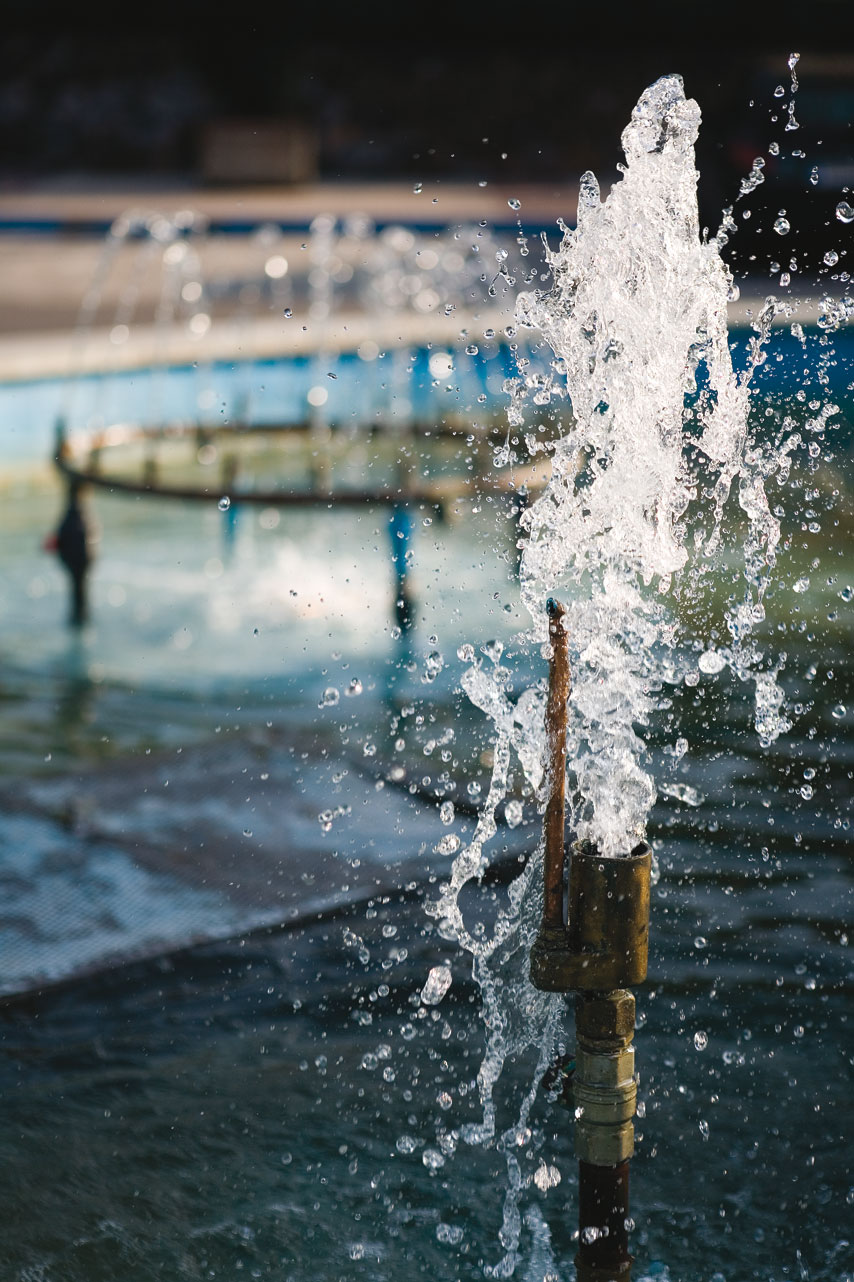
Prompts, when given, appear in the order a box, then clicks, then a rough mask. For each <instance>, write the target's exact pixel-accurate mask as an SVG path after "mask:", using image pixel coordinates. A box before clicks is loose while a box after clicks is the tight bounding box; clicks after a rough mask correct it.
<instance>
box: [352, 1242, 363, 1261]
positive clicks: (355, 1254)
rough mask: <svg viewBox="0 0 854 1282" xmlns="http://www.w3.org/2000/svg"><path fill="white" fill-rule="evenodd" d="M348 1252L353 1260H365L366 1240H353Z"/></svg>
mask: <svg viewBox="0 0 854 1282" xmlns="http://www.w3.org/2000/svg"><path fill="white" fill-rule="evenodd" d="M348 1253H349V1256H350V1259H351V1260H363V1259H364V1258H365V1244H364V1242H351V1243H350V1249H349V1252H348Z"/></svg>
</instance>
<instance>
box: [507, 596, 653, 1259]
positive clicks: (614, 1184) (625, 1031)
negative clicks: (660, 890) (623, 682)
mask: <svg viewBox="0 0 854 1282" xmlns="http://www.w3.org/2000/svg"><path fill="white" fill-rule="evenodd" d="M547 610H548V618H549V640H550V643H551V657H550V660H549V692H548V702H547V706H546V735H547V753H548V756H547V775H546V781H545V787H546V796H547V801H546V813H545V824H544V829H545V849H544V859H543V870H544V871H543V918H542V923H541V925H540V930H539V933H538V934H537V937H536V939H535V941H534V944H533V947H532V948H531V981H532V983H533V984H534V986H535V987H536V988H539V989H541V990H543V991H544V992H552V993H554V992H558V993H570V992H574V993H575V1031H576V1039H577V1050H576V1056H575V1062H574V1070H573V1069H571V1068H570V1067H569V1066H568V1065H566V1064H564V1065H562V1066H561V1067H560V1069H559V1070H558V1075H557V1080H556V1081H553V1082H552V1084H554V1085H558V1086H559V1087H560V1088H561V1094H562V1098H563V1102H564V1103H566V1104H568V1105H569V1107H570V1108H571V1109H572V1110H573V1112H574V1115H575V1119H576V1125H575V1150H576V1155H577V1157H578V1162H579V1180H578V1186H579V1225H578V1227H579V1248H578V1255H577V1257H576V1268H577V1276H578V1282H628V1280H629V1276H630V1272H631V1264H632V1257H631V1255H630V1254H629V1246H628V1233H629V1229H628V1224H629V1221H628V1213H629V1201H628V1198H629V1159H630V1158H631V1156H632V1154H633V1152H634V1125H633V1123H632V1118H633V1117H634V1115H635V1108H636V1100H637V1078H636V1076H635V1071H634V1064H635V1052H634V1048H633V1047H632V1044H631V1043H632V1038H633V1036H634V1026H635V999H634V995H633V994H632V992H631V991H630V990H631V988H632V987H633V986H634V985H636V984H640V983H643V981H644V979H645V978H646V969H647V953H648V936H649V886H650V866H651V855H650V852H649V849H648V847H647V846H646V845H645V844H643V843H641V844H639V845H637V846H635V848H634V849H633V850H632V851H631V852H630V853H627V854H626V855H624V856H620V857H617V858H604V857H602V856H601V855H600V854H599V852H598V851H597V849H596V847H595V846H594V845H593V843H592V842H589V841H585V842H578V843H576V844H575V845H574V846H573V847H572V854H571V858H570V860H569V870H568V877H567V871H566V845H565V837H564V824H565V791H566V731H567V707H568V702H569V695H570V669H569V649H568V636H567V632H566V627H565V623H564V610H563V607H562V606H561V605H560V604H559V603H558V602H557V601H555V600H554V599H553V598H550V599H549V602H548V605H547ZM565 884H566V887H567V893H566V899H567V910H566V915H565V914H564V886H565ZM553 1076H554V1075H553Z"/></svg>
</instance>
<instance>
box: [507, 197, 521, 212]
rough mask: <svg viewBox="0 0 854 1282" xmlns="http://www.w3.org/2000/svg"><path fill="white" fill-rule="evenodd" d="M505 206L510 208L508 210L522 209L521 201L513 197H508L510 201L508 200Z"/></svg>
mask: <svg viewBox="0 0 854 1282" xmlns="http://www.w3.org/2000/svg"><path fill="white" fill-rule="evenodd" d="M507 204H508V205H509V206H510V208H511V209H521V208H522V202H521V200H517V199H516V197H515V196H511V197H510V199H509V200H508V202H507Z"/></svg>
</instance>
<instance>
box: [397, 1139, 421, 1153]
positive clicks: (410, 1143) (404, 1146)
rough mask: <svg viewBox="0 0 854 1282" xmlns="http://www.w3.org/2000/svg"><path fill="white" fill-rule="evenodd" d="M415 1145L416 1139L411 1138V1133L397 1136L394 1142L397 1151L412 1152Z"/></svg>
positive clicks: (416, 1143)
mask: <svg viewBox="0 0 854 1282" xmlns="http://www.w3.org/2000/svg"><path fill="white" fill-rule="evenodd" d="M417 1147H418V1141H417V1140H415V1139H413V1138H412V1136H411V1135H400V1136H398V1140H397V1143H396V1144H395V1148H396V1149H397V1151H398V1153H414V1152H415V1150H416V1148H417Z"/></svg>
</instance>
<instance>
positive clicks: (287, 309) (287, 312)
mask: <svg viewBox="0 0 854 1282" xmlns="http://www.w3.org/2000/svg"><path fill="white" fill-rule="evenodd" d="M284 315H285V316H286V317H287V318H288V320H290V318H291V317H292V316H293V311H292V309H291V308H290V307H286V308H285V311H284Z"/></svg>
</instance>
